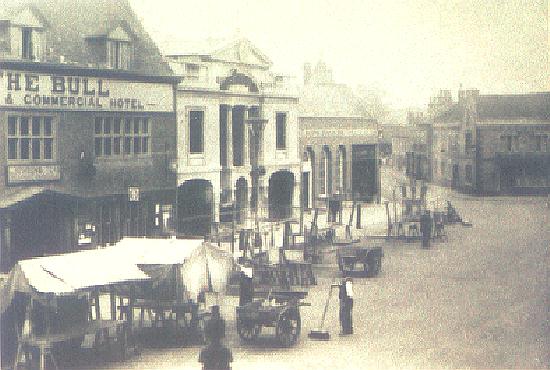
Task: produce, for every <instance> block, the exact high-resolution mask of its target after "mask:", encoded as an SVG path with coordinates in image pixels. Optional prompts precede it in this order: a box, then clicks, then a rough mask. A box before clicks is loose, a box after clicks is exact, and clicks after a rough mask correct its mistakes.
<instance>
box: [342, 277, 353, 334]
mask: <svg viewBox="0 0 550 370" xmlns="http://www.w3.org/2000/svg"><path fill="white" fill-rule="evenodd" d="M339 289H340V290H339V294H338V297H339V298H340V312H339V313H340V315H339V316H340V327H341V328H342V332H341V333H342V335H349V334H353V320H352V310H353V283H352V281H351V278H349V277H348V278H346V279H345V280H343V281H342V283H341V284H340V286H339Z"/></svg>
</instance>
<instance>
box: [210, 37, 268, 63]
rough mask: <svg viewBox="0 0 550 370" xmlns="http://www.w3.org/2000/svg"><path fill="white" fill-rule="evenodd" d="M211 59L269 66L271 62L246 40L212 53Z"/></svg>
mask: <svg viewBox="0 0 550 370" xmlns="http://www.w3.org/2000/svg"><path fill="white" fill-rule="evenodd" d="M212 57H214V58H216V59H220V60H223V61H227V62H234V63H244V64H251V65H260V66H269V65H271V61H270V60H269V59H268V58H267V57H266V56H265V55H264V54H263V53H261V52H260V51H259V50H258V49H257V48H255V47H254V46H253V45H252V44H251V43H250V42H249V41H247V40H239V41H237V42H234V43H232V44H230V45H228V46H226V47H224V48H221V49H218V50H216V51H214V52H213V53H212Z"/></svg>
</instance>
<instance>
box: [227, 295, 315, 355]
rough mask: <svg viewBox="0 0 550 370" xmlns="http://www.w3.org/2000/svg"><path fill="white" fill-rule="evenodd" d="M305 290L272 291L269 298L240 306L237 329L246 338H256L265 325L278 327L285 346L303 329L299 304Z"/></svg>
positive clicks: (293, 342) (276, 331) (304, 304)
mask: <svg viewBox="0 0 550 370" xmlns="http://www.w3.org/2000/svg"><path fill="white" fill-rule="evenodd" d="M306 296H307V292H305V291H271V292H269V294H268V296H267V298H264V299H259V300H254V301H252V302H250V303H247V304H246V305H244V306H238V307H237V331H238V333H239V336H240V338H241V340H243V341H244V342H253V341H255V340H256V339H257V338H258V336H259V335H260V332H261V331H262V328H264V327H272V328H275V336H276V338H277V340H278V341H279V343H280V344H281V345H282V346H284V347H290V346H293V345H294V344H296V342H297V341H298V338H299V337H300V332H301V318H300V306H307V305H309V304H308V303H304V302H301V300H302V299H304V298H305V297H306Z"/></svg>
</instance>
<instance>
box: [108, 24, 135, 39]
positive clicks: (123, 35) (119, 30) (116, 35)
mask: <svg viewBox="0 0 550 370" xmlns="http://www.w3.org/2000/svg"><path fill="white" fill-rule="evenodd" d="M107 38H109V39H111V40H120V41H128V42H129V41H130V35H129V34H128V32H126V30H125V29H124V27H122V26H118V27H116V28H113V29H112V30H111V31H110V32H109V33H108V34H107Z"/></svg>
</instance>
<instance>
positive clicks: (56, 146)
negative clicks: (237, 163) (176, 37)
mask: <svg viewBox="0 0 550 370" xmlns="http://www.w3.org/2000/svg"><path fill="white" fill-rule="evenodd" d="M65 17H70V19H71V27H65V26H63V25H64V24H65ZM177 82H178V80H177V79H176V78H174V77H172V76H171V72H170V68H169V66H168V65H167V64H166V63H165V62H164V61H163V60H162V57H161V55H160V54H159V52H158V49H157V48H156V46H155V45H154V44H153V42H152V40H151V39H150V38H149V36H148V35H147V34H146V33H145V31H144V30H143V28H142V26H141V25H140V24H139V21H138V20H137V19H136V17H135V15H134V14H133V12H132V10H131V8H130V6H129V4H128V3H127V2H126V1H124V0H116V1H107V0H99V1H94V2H93V3H83V2H78V3H75V2H71V1H66V0H51V1H49V2H43V1H22V2H20V3H19V5H18V6H14V7H13V8H9V9H3V13H2V15H1V17H0V143H1V144H0V221H1V228H0V230H1V235H0V246H1V250H2V268H3V269H8V268H10V267H11V265H13V263H15V262H16V261H17V260H19V259H21V258H27V257H32V256H38V255H45V254H52V253H60V252H65V251H70V250H74V249H77V248H85V247H89V246H93V245H98V244H105V243H112V242H116V241H117V240H119V239H120V238H121V237H122V236H124V235H136V236H137V235H151V234H161V233H166V232H169V231H170V229H171V227H172V225H171V221H170V220H171V218H172V212H173V205H174V203H175V196H176V192H175V189H176V174H175V171H174V170H173V168H174V167H175V156H176V136H177V135H176V111H175V100H174V94H175V87H176V85H177Z"/></svg>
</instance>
